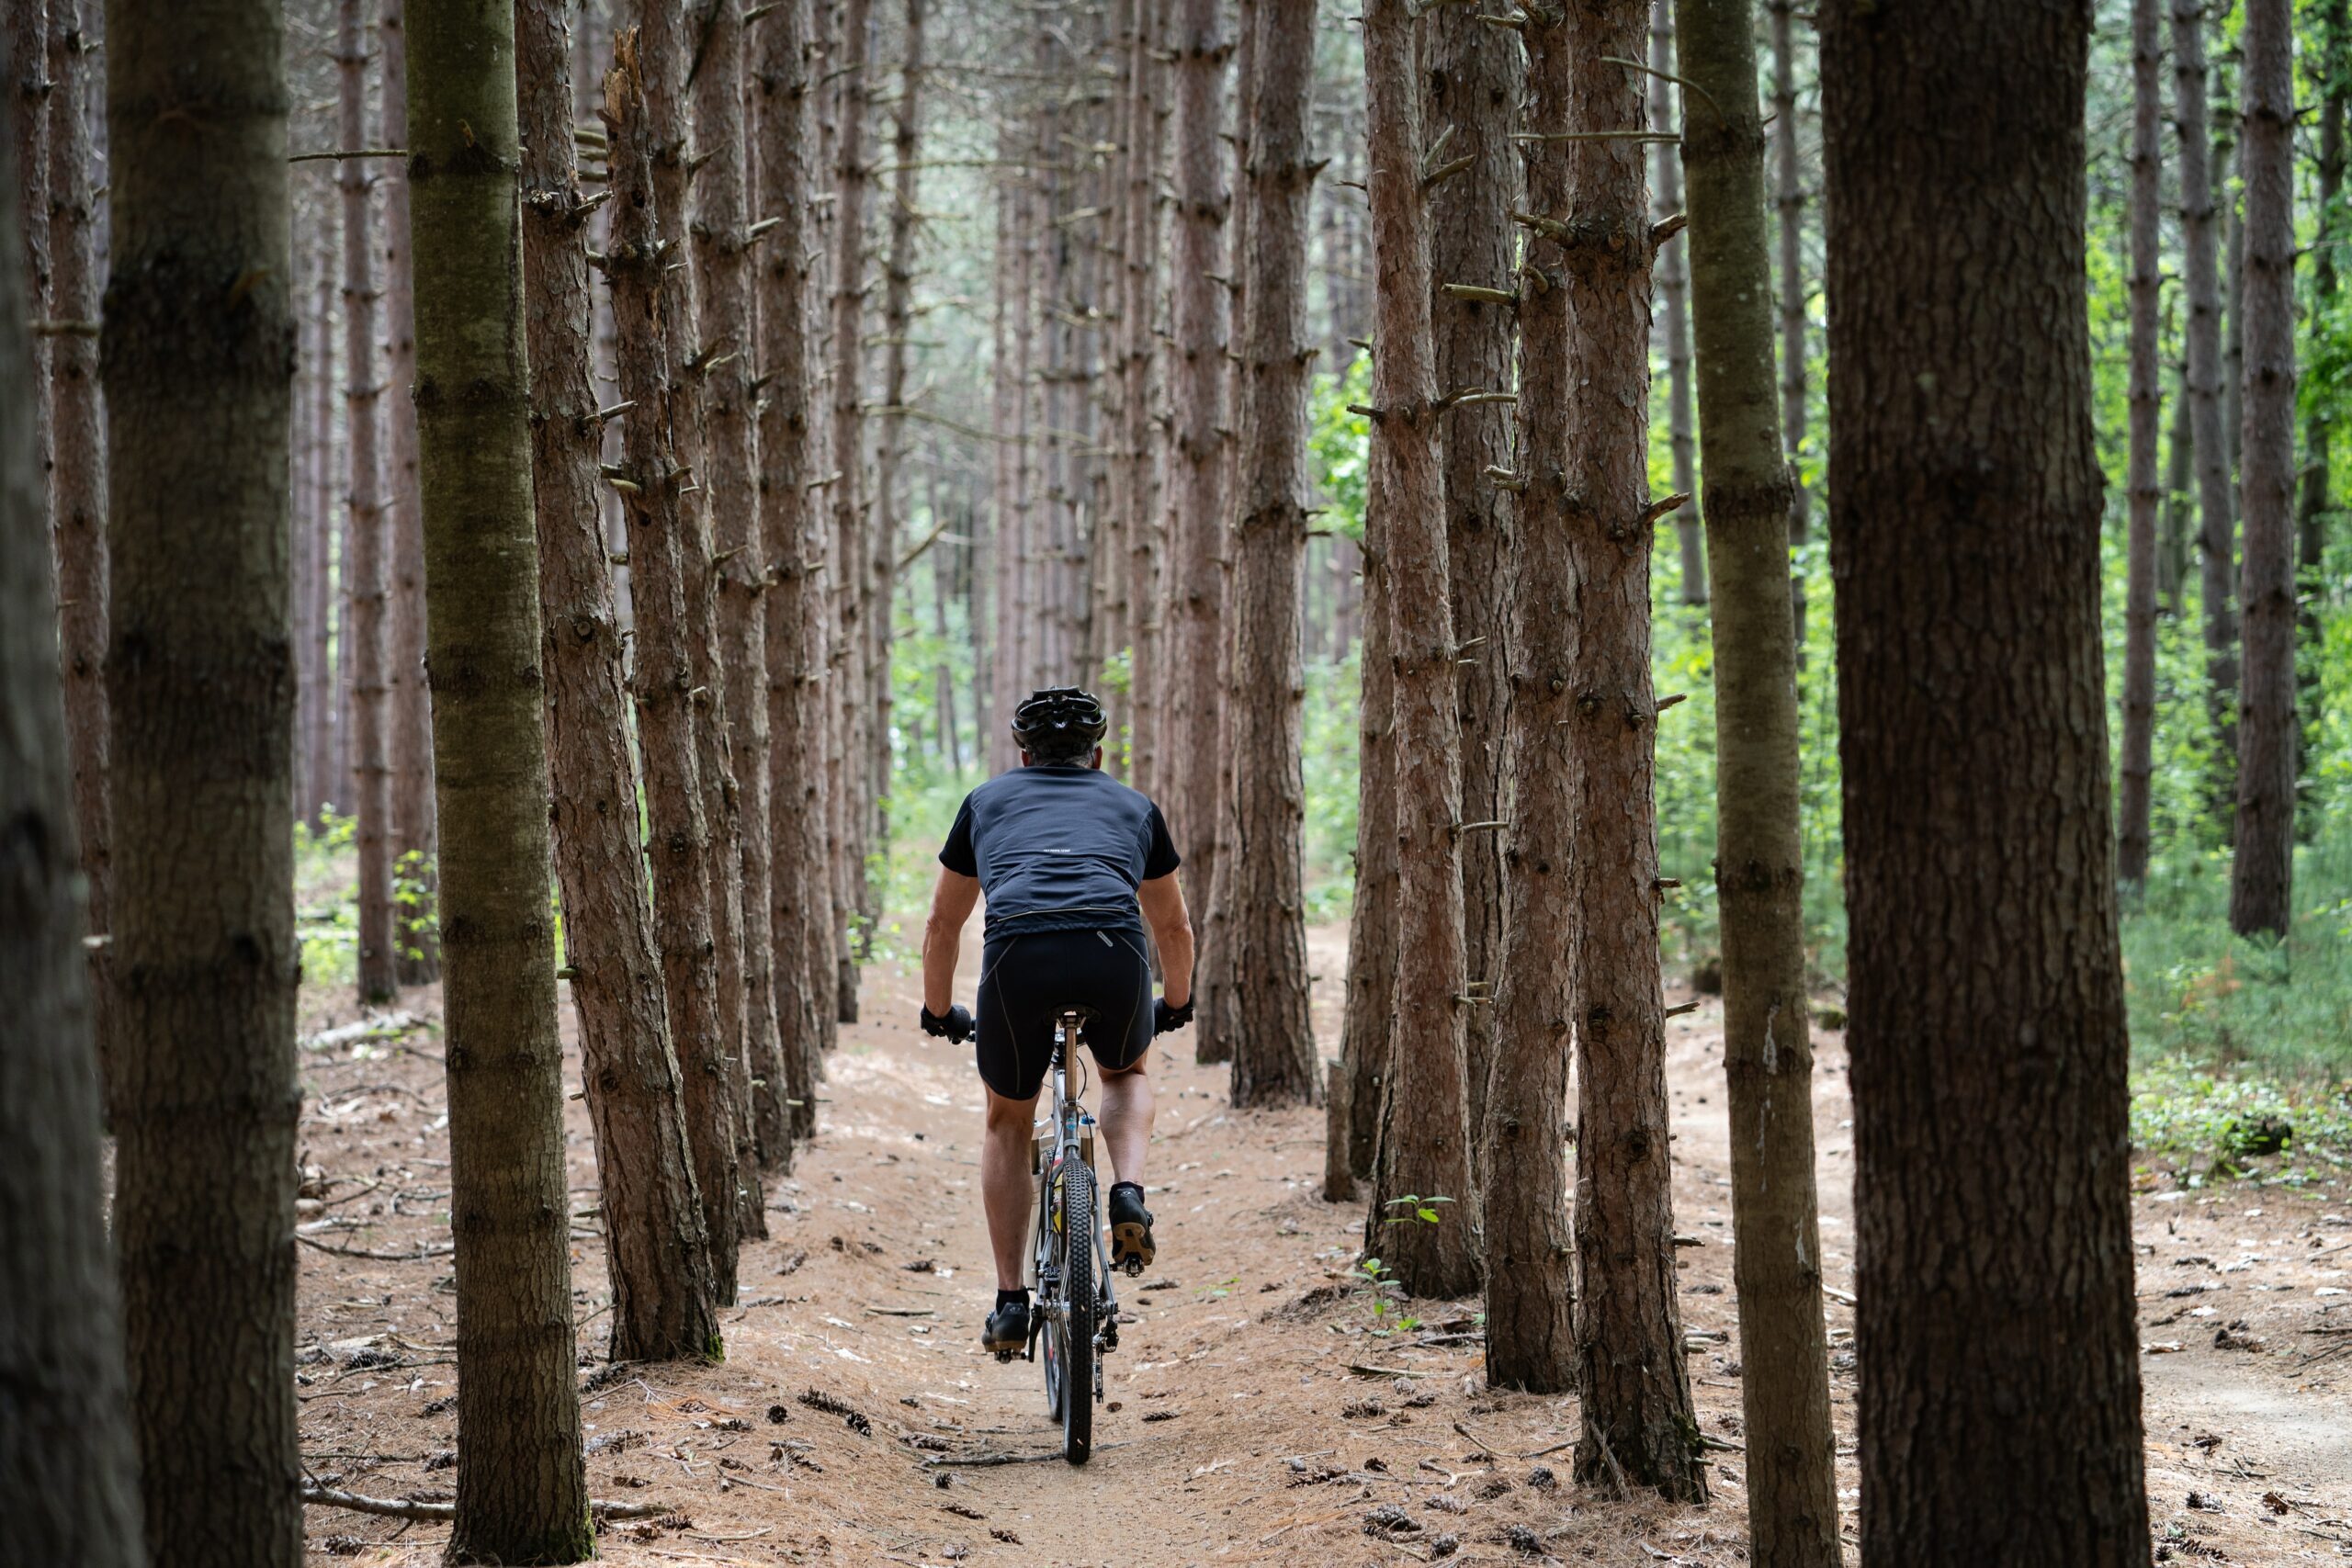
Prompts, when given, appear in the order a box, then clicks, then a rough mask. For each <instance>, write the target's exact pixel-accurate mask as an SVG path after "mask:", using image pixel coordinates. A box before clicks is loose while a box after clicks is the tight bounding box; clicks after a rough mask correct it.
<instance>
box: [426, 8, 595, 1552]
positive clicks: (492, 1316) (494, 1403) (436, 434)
mask: <svg viewBox="0 0 2352 1568" xmlns="http://www.w3.org/2000/svg"><path fill="white" fill-rule="evenodd" d="M411 17H412V21H413V33H412V38H413V42H412V44H411V48H412V50H413V62H414V65H415V70H414V72H413V73H412V74H411V77H410V82H409V88H408V111H409V128H410V130H411V138H410V139H411V141H412V142H413V147H412V148H411V151H410V157H409V180H410V194H411V222H410V231H409V236H408V238H409V242H410V246H411V254H412V255H413V258H414V265H415V269H416V277H417V283H418V287H417V290H416V304H417V310H416V411H417V457H418V461H417V472H418V478H419V480H420V486H419V502H420V508H419V509H420V511H421V513H422V514H423V518H424V572H425V584H426V592H427V593H428V594H429V595H430V601H429V606H428V613H427V616H426V625H427V627H428V630H429V639H428V643H427V647H426V650H425V658H426V664H427V668H429V669H430V670H431V671H432V680H433V687H434V692H433V745H434V751H435V762H436V764H437V765H436V766H435V769H434V780H435V792H436V794H437V797H438V798H437V799H436V801H435V806H436V807H437V809H436V812H435V818H436V820H438V822H439V823H440V824H441V838H440V849H441V854H440V871H441V877H440V886H441V897H442V900H443V907H444V908H446V909H447V920H446V921H445V922H444V925H443V928H442V937H443V946H442V996H443V998H444V999H445V1001H446V1004H447V1018H448V1051H447V1057H448V1089H449V1160H450V1165H449V1209H450V1228H451V1230H452V1232H453V1233H454V1234H455V1235H456V1237H457V1244H458V1251H457V1259H456V1261H457V1276H458V1364H459V1365H460V1366H461V1367H462V1368H463V1369H464V1375H463V1377H462V1378H461V1379H460V1380H459V1382H458V1456H459V1457H458V1512H457V1523H456V1528H455V1529H454V1530H453V1532H452V1534H451V1537H450V1542H449V1558H450V1561H452V1562H506V1563H519V1562H578V1561H580V1560H581V1559H582V1558H586V1557H592V1556H594V1554H595V1550H596V1548H595V1537H594V1532H593V1531H592V1529H590V1527H589V1522H588V1482H587V1476H586V1473H585V1469H584V1467H583V1465H582V1461H581V1457H580V1396H579V1393H578V1392H577V1391H576V1389H575V1388H574V1386H573V1377H574V1375H575V1372H574V1365H573V1342H572V1329H571V1239H570V1235H571V1202H570V1200H569V1199H568V1197H567V1196H566V1193H565V1171H564V1137H563V1092H564V1090H563V1047H562V1044H561V1043H560V1041H559V1039H558V1038H557V1029H556V991H555V931H554V924H553V921H552V920H550V919H549V918H548V808H547V789H548V758H547V745H546V734H545V731H544V729H543V728H542V725H543V707H542V705H543V702H544V700H545V686H544V680H543V677H542V674H541V671H540V670H539V661H540V660H541V659H542V658H543V657H544V654H543V649H542V644H541V640H540V626H539V600H538V594H539V570H538V565H539V562H538V548H537V543H536V541H535V537H534V531H533V530H534V508H533V496H532V490H531V445H530V417H531V409H530V402H529V397H530V372H529V368H528V365H527V361H526V357H525V352H524V335H523V334H524V304H523V237H522V224H521V220H520V211H521V209H520V203H519V202H518V200H517V197H518V195H519V191H518V186H519V179H518V171H519V167H520V164H519V162H518V160H519V158H520V156H521V149H520V147H519V145H518V142H519V136H518V128H517V110H516V103H515V32H514V12H513V10H512V9H511V8H508V7H503V6H501V7H496V8H493V9H492V10H491V11H488V12H484V11H483V10H482V9H481V6H478V5H476V4H473V3H472V0H414V6H413V11H412V13H411Z"/></svg>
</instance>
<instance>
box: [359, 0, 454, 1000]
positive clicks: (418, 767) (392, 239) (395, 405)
mask: <svg viewBox="0 0 2352 1568" xmlns="http://www.w3.org/2000/svg"><path fill="white" fill-rule="evenodd" d="M403 4H404V0H382V10H381V12H380V14H379V18H378V22H377V39H378V40H379V47H380V48H381V49H382V51H383V58H384V82H383V92H384V98H383V127H384V133H383V136H382V137H381V138H380V139H379V140H378V141H373V142H371V143H370V145H373V146H378V147H405V146H407V145H408V40H407V33H406V30H405V28H403V26H402V17H401V10H402V6H403ZM377 167H379V168H380V169H381V170H382V175H381V178H382V180H383V185H384V325H385V328H386V330H387V338H386V344H385V346H386V349H387V354H386V358H385V375H384V383H385V388H386V389H387V390H388V391H389V392H390V398H389V399H388V400H387V401H386V405H385V409H384V437H385V440H384V446H385V455H386V457H388V458H389V459H390V460H389V463H388V465H387V468H386V474H385V478H386V480H387V483H386V486H385V491H384V498H385V506H384V513H385V519H386V527H385V537H386V539H387V540H388V541H389V542H390V551H391V572H390V582H391V604H390V624H389V626H388V628H387V642H386V658H387V661H388V668H389V670H390V678H389V680H388V681H387V682H386V683H387V684H388V685H389V686H390V697H389V699H388V701H389V704H390V728H391V736H390V754H391V767H392V818H391V835H392V874H393V875H394V877H395V878H396V879H397V886H398V887H399V890H400V891H399V896H398V897H396V898H395V899H394V905H393V930H392V939H393V941H394V942H396V943H398V944H399V947H400V962H399V964H398V968H399V972H400V982H401V985H403V986H422V985H426V984H429V983H430V982H432V981H434V980H436V979H438V978H439V977H440V975H441V936H440V926H439V922H438V921H437V920H436V919H435V912H434V887H435V876H434V822H433V700H432V698H431V696H430V695H429V694H427V693H426V691H425V676H424V518H423V515H422V513H420V512H419V510H418V507H419V504H420V502H419V496H420V491H419V488H418V483H417V455H416V403H415V400H413V397H412V396H411V395H410V393H411V388H412V386H413V383H414V382H415V380H416V279H415V270H414V267H413V265H412V263H411V259H410V256H409V251H408V223H409V218H408V211H409V186H408V174H407V171H406V170H404V169H401V168H400V167H399V166H398V164H391V163H388V164H379V165H377Z"/></svg>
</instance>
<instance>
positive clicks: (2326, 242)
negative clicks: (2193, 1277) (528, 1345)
mask: <svg viewBox="0 0 2352 1568" xmlns="http://www.w3.org/2000/svg"><path fill="white" fill-rule="evenodd" d="M2319 30H2320V39H2319V48H2320V59H2319V64H2318V72H2317V74H2318V77H2319V93H2320V101H2319V168H2318V175H2319V181H2318V189H2317V190H2316V192H2315V193H2314V195H2315V196H2316V197H2317V203H2316V205H2317V209H2318V211H2317V217H2318V231H2317V233H2316V235H2315V236H2314V238H2313V240H2312V315H2313V317H2314V318H2317V317H2319V316H2322V315H2324V314H2325V313H2327V312H2328V311H2329V310H2333V309H2334V307H2335V299H2336V291H2337V287H2336V286H2337V261H2336V250H2337V247H2339V246H2340V245H2342V244H2343V243H2344V234H2345V224H2344V214H2343V210H2342V209H2341V207H2340V205H2339V203H2340V201H2341V199H2342V197H2343V192H2344V115H2345V109H2344V101H2345V96H2346V92H2347V91H2352V4H2347V3H2346V0H2324V3H2323V4H2322V5H2321V6H2320V12H2319ZM2339 417H2341V415H2340V412H2339V411H2338V409H2337V407H2336V402H2335V399H2332V398H2314V399H2312V400H2311V405H2310V407H2309V409H2308V411H2307V412H2305V414H2304V416H2303V470H2302V480H2303V484H2302V495H2301V509H2300V511H2299V512H2298V513H2297V515H2296V522H2295V567H2296V570H2295V603H2296V606H2297V608H2296V614H2295V645H2296V648H2297V649H2298V650H2299V652H2300V653H2301V664H2300V669H2299V671H2298V673H2297V677H2296V691H2297V693H2298V701H2297V706H2298V708H2299V709H2300V711H2301V724H2302V743H2303V752H2304V754H2305V755H2307V756H2308V755H2309V754H2310V753H2311V751H2312V748H2313V747H2314V746H2315V745H2316V744H2317V743H2318V741H2319V733H2318V731H2319V725H2320V721H2321V719H2322V717H2323V716H2324V713H2323V710H2322V707H2321V701H2322V691H2321V685H2320V660H2321V651H2320V650H2321V637H2322V636H2323V627H2322V625H2321V617H2320V606H2321V605H2322V604H2324V603H2325V593H2326V582H2325V576H2324V573H2325V568H2326V556H2327V531H2328V519H2329V517H2330V516H2331V515H2332V514H2333V513H2334V512H2335V501H2334V499H2333V492H2332V491H2331V489H2330V484H2329V469H2330V468H2331V467H2332V466H2333V464H2334V461H2335V423H2336V421H2337V419H2338V418H2339ZM101 1038H103V1036H101Z"/></svg>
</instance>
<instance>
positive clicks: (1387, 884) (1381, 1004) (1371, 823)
mask: <svg viewBox="0 0 2352 1568" xmlns="http://www.w3.org/2000/svg"><path fill="white" fill-rule="evenodd" d="M1424 25H1426V24H1424ZM1386 479H1387V470H1386V469H1385V468H1382V469H1377V470H1374V472H1373V473H1372V474H1370V475H1369V476H1367V482H1366V487H1365V495H1364V508H1363V617H1364V620H1363V645H1362V648H1361V651H1360V655H1359V657H1358V660H1357V667H1358V669H1359V670H1361V671H1363V675H1362V683H1363V684H1362V693H1361V694H1360V696H1359V698H1358V700H1357V704H1356V719H1357V729H1356V859H1355V899H1354V904H1353V907H1352V908H1351V909H1350V910H1349V912H1348V970H1347V982H1346V984H1347V1004H1346V1011H1345V1012H1344V1013H1343V1014H1342V1015H1341V1019H1340V1061H1341V1062H1342V1063H1343V1064H1344V1065H1345V1066H1346V1068H1347V1085H1348V1089H1347V1099H1348V1103H1347V1107H1346V1112H1345V1116H1344V1119H1343V1121H1342V1122H1341V1127H1340V1133H1339V1136H1340V1139H1341V1141H1342V1142H1343V1143H1344V1144H1345V1145H1346V1152H1345V1156H1344V1163H1345V1165H1346V1167H1347V1169H1348V1172H1349V1174H1350V1175H1351V1176H1358V1177H1369V1176H1371V1175H1372V1174H1373V1170H1374V1160H1375V1159H1376V1157H1377V1156H1378V1154H1379V1150H1380V1118H1381V1112H1382V1107H1383V1106H1384V1105H1385V1102H1386V1093H1387V1089H1386V1086H1387V1083H1388V1058H1389V1054H1390V1041H1391V1040H1392V1038H1393V1037H1394V1034H1395V1022H1396V1016H1395V1013H1394V1011H1393V1009H1394V1008H1395V1006H1396V999H1397V879H1398V877H1399V875H1400V874H1401V866H1400V864H1399V861H1398V852H1397V664H1396V660H1393V659H1392V658H1390V657H1389V640H1388V639H1389V626H1390V622H1391V618H1390V615H1389V611H1388V559H1389V558H1388V518H1389V513H1390V512H1391V511H1392V510H1393V509H1392V507H1391V504H1390V502H1389V499H1388V491H1387V487H1386ZM1464 1050H1465V1054H1466V1051H1467V1045H1466V1043H1465V1046H1464ZM1326 1163H1327V1164H1328V1163H1330V1162H1329V1160H1328V1159H1327V1161H1326ZM1441 1196H1444V1197H1454V1196H1457V1194H1454V1193H1444V1194H1441Z"/></svg>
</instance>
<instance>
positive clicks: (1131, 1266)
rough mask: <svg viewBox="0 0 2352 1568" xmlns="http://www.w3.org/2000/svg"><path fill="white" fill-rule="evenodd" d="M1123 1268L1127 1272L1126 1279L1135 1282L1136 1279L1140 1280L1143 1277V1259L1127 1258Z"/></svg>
mask: <svg viewBox="0 0 2352 1568" xmlns="http://www.w3.org/2000/svg"><path fill="white" fill-rule="evenodd" d="M1125 1267H1126V1270H1127V1278H1128V1279H1130V1280H1136V1279H1140V1278H1142V1276H1143V1259H1142V1258H1128V1259H1127V1261H1126V1265H1125Z"/></svg>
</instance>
